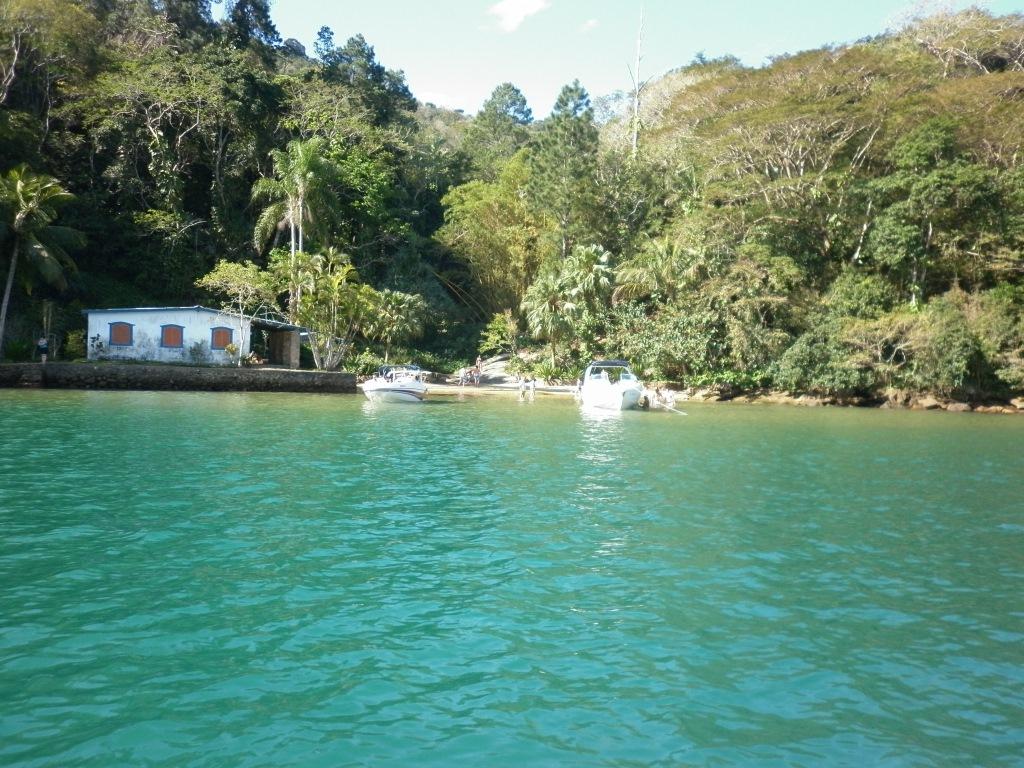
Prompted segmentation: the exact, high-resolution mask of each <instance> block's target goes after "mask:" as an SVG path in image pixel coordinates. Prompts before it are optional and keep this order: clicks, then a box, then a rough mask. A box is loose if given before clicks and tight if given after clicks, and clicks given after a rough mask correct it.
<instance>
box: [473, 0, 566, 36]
mask: <svg viewBox="0 0 1024 768" xmlns="http://www.w3.org/2000/svg"><path fill="white" fill-rule="evenodd" d="M550 6H551V2H550V0H501V2H500V3H496V4H495V5H492V6H491V7H490V8H489V9H488V10H487V12H488V13H489V14H491V15H492V16H497V17H498V25H499V26H500V27H501V28H502V30H504V31H505V32H515V31H516V30H517V29H519V25H520V24H522V23H523V22H524V21H526V19H528V18H529V17H530V16H533V15H535V14H538V13H540V12H541V11H543V10H544V9H545V8H549V7H550Z"/></svg>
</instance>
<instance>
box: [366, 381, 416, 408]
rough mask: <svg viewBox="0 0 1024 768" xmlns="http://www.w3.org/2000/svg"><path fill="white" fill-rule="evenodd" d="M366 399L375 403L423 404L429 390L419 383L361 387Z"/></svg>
mask: <svg viewBox="0 0 1024 768" xmlns="http://www.w3.org/2000/svg"><path fill="white" fill-rule="evenodd" d="M360 386H361V388H362V390H363V394H364V395H366V399H367V400H369V401H370V402H373V403H422V402H423V400H424V399H425V398H426V396H427V388H426V387H425V386H423V385H422V384H419V383H418V382H410V383H401V384H398V383H389V384H376V385H375V384H371V383H370V382H366V383H364V384H361V385H360Z"/></svg>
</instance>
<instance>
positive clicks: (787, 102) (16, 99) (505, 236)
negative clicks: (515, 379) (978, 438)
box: [0, 0, 1024, 398]
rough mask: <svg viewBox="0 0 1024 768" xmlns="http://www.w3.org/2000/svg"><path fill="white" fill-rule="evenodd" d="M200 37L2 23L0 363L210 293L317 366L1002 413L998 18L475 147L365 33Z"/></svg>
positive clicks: (1002, 109)
mask: <svg viewBox="0 0 1024 768" xmlns="http://www.w3.org/2000/svg"><path fill="white" fill-rule="evenodd" d="M221 11H222V19H221V20H215V19H214V17H213V15H212V13H211V4H210V1H209V0H161V2H156V0H102V1H101V0H3V2H0V40H2V41H3V43H2V46H0V174H3V177H2V184H0V214H2V218H0V276H2V278H3V281H4V289H5V290H4V298H3V306H2V309H0V343H2V340H3V338H4V335H5V334H6V335H7V337H8V338H12V339H16V340H18V341H21V342H24V341H25V340H27V339H32V338H34V337H35V336H36V335H37V334H38V332H39V327H40V325H41V322H42V320H41V316H42V312H43V311H44V307H52V306H54V305H53V302H54V301H56V302H57V305H58V306H59V307H61V308H62V310H61V311H60V312H58V317H56V318H55V319H54V321H53V322H54V324H55V325H56V326H58V330H59V331H60V332H61V333H64V334H67V333H71V334H74V333H75V332H76V331H79V330H80V329H81V327H82V318H81V312H80V310H81V309H83V308H85V307H110V306H131V305H154V304H160V303H167V304H175V305H181V304H185V303H196V302H201V301H213V300H215V299H214V295H213V293H211V291H217V290H220V289H222V288H223V286H220V289H219V288H218V287H217V282H216V280H214V279H213V278H210V277H209V276H210V275H216V274H218V272H219V273H220V275H221V276H222V277H223V276H224V275H225V274H226V272H225V270H226V269H227V268H226V267H225V265H226V264H230V265H236V266H237V267H238V268H239V270H240V272H239V275H248V276H249V278H250V279H251V281H253V282H254V283H256V284H258V285H259V286H262V287H261V289H260V293H259V295H260V296H261V297H263V298H261V299H260V301H261V302H263V303H265V304H266V306H267V311H270V312H272V313H276V314H278V315H280V316H281V317H282V318H285V319H289V320H292V321H294V322H297V323H299V324H302V325H304V326H305V327H307V328H308V329H309V331H310V333H309V339H310V354H311V357H312V359H313V360H314V362H315V364H316V365H318V366H320V367H325V368H332V367H338V366H341V367H349V368H352V369H356V368H360V367H365V366H366V365H367V364H368V361H370V360H371V359H394V358H395V357H398V356H401V357H414V358H417V359H419V360H421V361H427V360H429V361H430V364H432V365H442V366H443V365H448V366H450V367H451V368H453V369H454V368H456V367H459V366H460V365H462V364H465V363H466V362H468V361H470V360H472V359H473V358H474V357H475V356H476V354H477V352H485V353H492V352H505V353H509V354H518V353H522V351H523V350H524V349H526V348H530V347H532V348H533V350H534V354H533V356H532V357H530V359H533V360H535V361H536V364H537V365H543V366H544V369H545V372H546V373H548V374H549V375H550V376H552V377H559V376H561V377H566V378H568V377H571V376H572V375H573V374H574V372H575V371H577V370H579V369H580V367H581V366H582V365H583V364H584V363H585V362H586V360H587V359H588V358H590V357H592V356H598V355H610V356H616V357H619V356H623V357H628V358H629V359H630V360H631V361H632V362H633V363H634V365H635V366H636V367H637V368H638V369H639V370H640V372H642V374H643V375H644V376H645V377H648V378H653V379H660V380H667V381H674V382H681V383H683V384H685V385H691V386H718V387H720V388H732V389H736V388H750V387H774V388H780V389H787V390H790V391H792V392H808V393H817V394H823V395H832V396H842V397H877V396H878V395H879V394H881V393H884V392H885V391H886V390H904V391H915V392H926V391H927V392H932V393H936V394H941V395H947V396H951V397H952V396H964V397H974V398H985V397H996V396H1006V395H1008V394H1010V393H1013V392H1018V391H1020V390H1021V389H1022V388H1024V259H1022V248H1024V42H1022V41H1024V17H1022V16H1021V15H1018V14H1014V15H1008V16H993V15H991V14H989V13H987V12H985V11H982V10H978V9H970V10H967V11H962V12H959V13H953V12H941V13H938V14H935V15H932V16H927V17H921V18H916V19H912V20H911V21H909V22H907V23H906V24H905V25H904V26H902V27H900V28H898V29H893V30H890V31H888V32H886V33H885V34H882V35H880V36H878V37H876V38H873V39H868V40H862V41H859V42H857V43H853V44H849V45H842V46H830V47H826V48H821V49H818V50H812V51H805V52H802V53H798V54H793V55H784V56H779V57H777V58H775V59H773V60H772V61H771V62H770V63H769V64H767V65H765V66H763V67H756V68H751V67H746V66H743V65H742V64H741V63H740V62H739V61H737V60H736V59H733V58H730V57H724V58H720V59H708V58H707V57H705V56H703V55H698V56H697V57H696V58H695V59H694V60H693V61H692V62H690V63H689V64H686V65H684V66H680V67H679V68H678V69H676V70H674V71H671V72H669V73H667V74H665V75H663V76H662V77H660V78H658V79H657V80H654V81H651V82H647V83H641V84H638V85H639V89H634V91H625V92H622V93H618V94H610V95H602V96H600V97H597V98H593V97H592V96H591V94H589V93H588V92H587V90H586V89H585V87H584V85H583V84H581V83H579V82H573V83H570V84H567V85H566V86H565V88H563V90H562V92H561V94H560V95H559V97H558V99H557V101H556V103H555V104H554V105H534V109H537V108H541V109H540V110H538V111H546V110H548V109H549V107H550V114H549V115H548V116H547V117H544V118H543V119H535V117H534V110H531V108H530V106H528V105H527V103H526V99H525V98H524V97H523V94H522V93H521V92H520V91H519V89H518V88H516V86H515V85H514V84H512V83H499V84H496V87H495V89H494V92H493V94H492V95H491V97H490V98H489V99H488V100H487V101H486V103H485V104H484V105H483V106H482V107H481V109H480V110H479V111H478V112H477V114H476V115H475V116H472V117H470V116H467V115H465V114H462V113H460V112H455V111H451V110H446V109H443V108H440V107H437V106H435V105H432V104H425V103H420V102H417V101H416V99H415V98H414V95H413V94H412V93H411V92H410V91H409V89H408V87H407V85H406V82H405V76H404V74H403V73H402V72H398V71H394V70H391V69H388V68H387V67H385V66H384V64H382V63H381V62H379V61H378V60H377V57H376V54H375V52H374V49H373V47H372V46H371V45H370V44H369V43H368V42H367V41H366V40H365V39H364V38H363V37H362V36H361V35H359V34H353V35H352V36H351V37H350V38H349V39H348V40H347V41H346V42H345V43H344V44H343V45H339V44H337V43H336V41H335V38H334V32H333V31H332V30H330V29H328V28H327V27H324V28H322V29H321V30H320V33H319V35H318V36H317V40H316V44H315V45H314V50H313V51H311V52H310V51H306V50H305V49H304V48H303V46H302V45H301V44H299V43H298V42H297V41H294V40H281V39H280V36H279V34H278V32H277V30H276V29H275V27H274V24H273V21H272V18H271V14H270V8H269V2H268V0H233V1H230V2H226V3H225V4H224V6H223V7H222V9H221ZM637 90H638V92H636V91H637ZM76 233H78V234H76ZM237 276H238V275H236V277H237ZM229 294H230V291H228V292H224V291H223V290H220V293H219V294H218V295H220V296H222V297H225V296H229ZM237 295H238V294H237V293H236V294H235V296H236V298H237ZM47 311H50V310H47ZM239 311H250V310H249V309H246V308H243V309H240V310H239ZM72 338H73V339H77V336H72ZM412 345H415V346H412Z"/></svg>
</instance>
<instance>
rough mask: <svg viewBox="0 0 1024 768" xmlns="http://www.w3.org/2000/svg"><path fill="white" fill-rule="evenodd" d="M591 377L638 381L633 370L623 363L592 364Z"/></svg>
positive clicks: (614, 380) (613, 381)
mask: <svg viewBox="0 0 1024 768" xmlns="http://www.w3.org/2000/svg"><path fill="white" fill-rule="evenodd" d="M589 378H591V379H594V380H597V381H602V380H603V381H610V382H612V383H615V382H616V381H636V376H634V375H633V372H632V371H630V370H629V368H627V367H626V366H623V365H592V366H591V367H590V374H589Z"/></svg>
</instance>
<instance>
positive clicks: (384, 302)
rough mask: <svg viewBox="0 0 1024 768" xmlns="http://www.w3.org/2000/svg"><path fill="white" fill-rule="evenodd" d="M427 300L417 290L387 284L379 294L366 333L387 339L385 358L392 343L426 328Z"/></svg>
mask: <svg viewBox="0 0 1024 768" xmlns="http://www.w3.org/2000/svg"><path fill="white" fill-rule="evenodd" d="M426 310H427V303H426V302H425V301H424V300H423V297H422V296H420V295H419V294H415V293H402V292H401V291H392V290H391V289H389V288H385V289H384V290H382V291H380V292H379V293H378V295H377V300H376V302H375V306H374V317H373V319H372V320H371V321H370V322H368V323H367V326H366V335H367V336H368V337H370V338H372V339H377V340H378V341H383V342H384V362H385V363H386V362H387V361H388V355H389V354H390V352H391V345H392V344H395V343H396V342H400V341H405V340H406V339H411V338H414V337H416V336H418V335H419V334H421V333H422V332H423V317H424V314H425V313H426Z"/></svg>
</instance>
